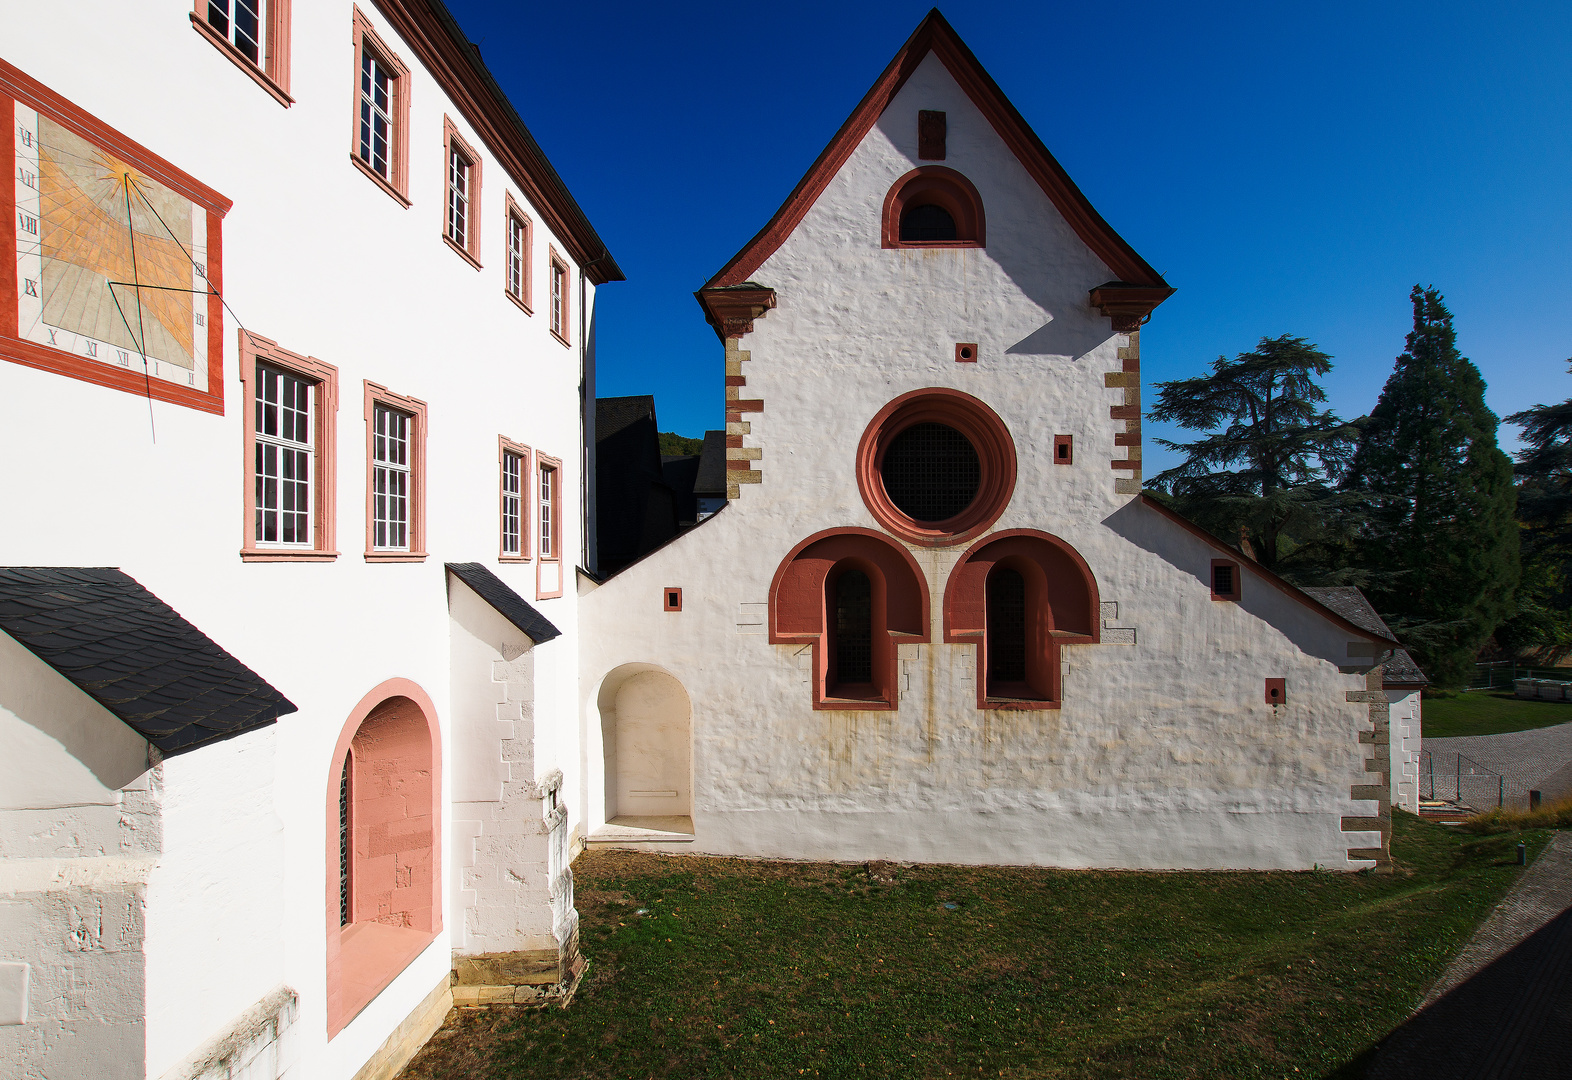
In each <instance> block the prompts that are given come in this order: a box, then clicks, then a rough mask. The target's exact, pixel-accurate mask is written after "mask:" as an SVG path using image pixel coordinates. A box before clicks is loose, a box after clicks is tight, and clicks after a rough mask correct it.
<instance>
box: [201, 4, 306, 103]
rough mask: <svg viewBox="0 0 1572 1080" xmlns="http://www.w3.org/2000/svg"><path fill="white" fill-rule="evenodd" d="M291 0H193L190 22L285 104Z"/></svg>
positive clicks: (286, 100) (288, 100) (279, 101)
mask: <svg viewBox="0 0 1572 1080" xmlns="http://www.w3.org/2000/svg"><path fill="white" fill-rule="evenodd" d="M291 3H292V0H195V4H194V6H193V8H192V11H191V25H192V26H193V27H195V28H196V30H197V32H198V33H200V34H201V35H202V36H203V37H205V38H207V39H208V40H209V41H210V42H212V43H213V45H214V46H215V47H217V49H218V51H219V52H221V53H223V54H224V55H225V56H226V57H228V58H229V60H230V61H231V62H232V63H234V65H235V66H236V67H238V68H239V69H240V70H241V71H243V72H245V73H246V74H247V75H248V76H250V77H251V80H252V81H253V82H255V83H256V84H257V85H258V86H260V87H262V89H264V90H266V91H267V92H268V94H270V95H271V96H272V97H273V99H274V100H275V101H277V102H278V103H279V104H280V105H283V106H284V107H285V108H288V107H289V106H290V105H292V104H293V103H294V100H295V99H294V98H292V97H290V96H289V53H290V48H289V31H290V7H291Z"/></svg>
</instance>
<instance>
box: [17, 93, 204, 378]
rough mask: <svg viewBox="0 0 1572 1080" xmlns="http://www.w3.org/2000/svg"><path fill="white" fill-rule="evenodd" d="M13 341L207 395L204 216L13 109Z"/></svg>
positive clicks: (87, 145) (55, 127)
mask: <svg viewBox="0 0 1572 1080" xmlns="http://www.w3.org/2000/svg"><path fill="white" fill-rule="evenodd" d="M13 134H14V137H15V139H16V164H17V170H16V211H17V227H16V257H17V282H16V285H17V288H16V291H17V336H18V337H20V338H22V339H24V340H26V341H31V342H33V343H35V344H38V345H42V346H46V347H49V348H53V349H58V350H60V351H62V352H66V353H69V354H71V355H72V356H73V357H75V358H77V359H79V360H85V361H89V362H97V363H100V364H106V365H110V366H111V367H118V368H121V369H123V370H127V371H130V372H133V373H135V374H136V375H137V376H138V377H139V378H140V377H141V376H142V375H143V373H144V370H145V372H146V375H147V376H148V377H149V378H151V379H156V380H161V381H163V382H166V383H174V384H176V385H179V386H186V387H194V388H199V389H201V390H206V389H207V387H208V371H207V351H208V333H207V312H208V293H209V291H210V290H209V288H208V284H207V258H208V245H207V212H206V210H205V209H204V208H203V207H201V206H198V205H196V204H194V203H192V201H191V200H190V199H188V198H186V197H184V196H183V195H180V194H178V193H177V192H174V191H171V190H169V188H167V187H165V186H164V185H163V184H161V183H159V182H158V181H157V180H154V179H153V178H152V177H150V176H148V175H147V174H146V173H145V172H143V171H141V170H140V169H138V168H136V167H135V166H133V165H131V164H128V163H127V162H125V161H122V160H120V159H119V158H117V157H116V156H115V155H113V154H112V153H110V152H108V151H106V150H104V149H103V148H102V147H99V146H96V145H94V144H93V143H92V142H91V141H89V140H88V139H85V138H83V137H82V136H80V135H78V134H77V133H76V132H74V131H71V130H70V129H68V128H66V127H64V126H63V125H62V124H60V123H58V122H57V121H55V120H53V119H51V118H50V117H48V116H41V115H39V113H37V112H36V111H34V110H32V109H29V108H27V107H26V106H25V105H24V104H23V103H22V102H20V101H18V102H17V103H16V123H15V125H14V127H13Z"/></svg>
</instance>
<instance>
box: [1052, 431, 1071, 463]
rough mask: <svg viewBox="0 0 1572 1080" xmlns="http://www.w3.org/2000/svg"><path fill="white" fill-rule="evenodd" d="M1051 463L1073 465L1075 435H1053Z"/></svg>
mask: <svg viewBox="0 0 1572 1080" xmlns="http://www.w3.org/2000/svg"><path fill="white" fill-rule="evenodd" d="M1053 463H1054V464H1055V465H1073V464H1074V463H1075V436H1073V435H1055V436H1054V437H1053Z"/></svg>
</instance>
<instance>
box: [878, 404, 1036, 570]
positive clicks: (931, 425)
mask: <svg viewBox="0 0 1572 1080" xmlns="http://www.w3.org/2000/svg"><path fill="white" fill-rule="evenodd" d="M857 486H858V488H859V489H861V491H862V499H863V502H864V503H865V504H866V505H867V507H868V510H869V512H871V513H872V514H873V516H874V517H875V518H877V519H878V521H879V524H881V525H883V526H884V527H885V528H886V529H888V530H890V532H892V533H894V534H895V535H896V536H899V537H901V538H902V539H904V540H909V541H911V542H913V543H917V544H926V545H932V546H939V545H943V544H955V543H960V542H961V541H963V540H968V539H971V538H972V537H974V536H977V535H978V534H979V533H981V532H982V531H983V530H984V529H986V528H988V527H989V526H990V525H992V524H993V523H994V522H995V521H997V520H998V518H999V515H1000V514H1002V513H1003V512H1004V508H1005V507H1006V506H1007V505H1009V502H1010V496H1011V494H1013V493H1014V491H1015V443H1014V441H1013V440H1012V439H1011V438H1010V432H1009V431H1008V429H1006V428H1005V426H1004V422H1003V421H1002V420H1000V419H999V417H998V415H997V414H996V413H995V412H994V411H993V410H992V409H990V408H988V406H986V405H984V404H983V403H982V402H981V401H978V400H977V399H976V398H974V397H972V396H971V395H970V394H963V393H961V392H960V391H959V390H949V389H944V388H940V387H932V388H930V389H927V390H914V391H913V392H911V393H909V394H903V395H902V396H900V397H898V398H896V399H895V400H894V401H892V402H890V403H889V404H888V405H886V406H885V407H884V408H883V409H881V410H880V411H879V414H878V415H877V416H875V417H874V418H873V421H872V422H871V423H870V424H869V425H868V428H867V430H866V431H864V432H863V435H862V440H861V442H860V443H859V444H858V446H857Z"/></svg>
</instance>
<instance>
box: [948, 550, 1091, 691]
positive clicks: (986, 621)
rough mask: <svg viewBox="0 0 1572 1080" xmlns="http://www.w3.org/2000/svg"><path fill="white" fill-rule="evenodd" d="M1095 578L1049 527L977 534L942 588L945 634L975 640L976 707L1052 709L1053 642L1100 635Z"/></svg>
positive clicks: (1056, 682)
mask: <svg viewBox="0 0 1572 1080" xmlns="http://www.w3.org/2000/svg"><path fill="white" fill-rule="evenodd" d="M1098 611H1099V606H1098V594H1097V580H1096V578H1094V577H1093V576H1092V571H1091V568H1090V567H1089V566H1087V564H1086V560H1085V559H1084V558H1082V557H1081V553H1080V552H1078V551H1076V550H1075V548H1073V547H1071V546H1070V545H1069V544H1067V543H1065V541H1063V540H1061V539H1059V538H1058V537H1057V536H1054V535H1052V534H1051V533H1045V532H1038V531H1036V530H1032V529H1011V530H1008V531H1006V532H1001V533H995V534H993V535H992V536H986V537H984V538H983V539H981V540H979V541H977V543H976V544H974V545H973V546H972V547H971V549H970V550H968V551H967V552H966V554H965V555H962V556H961V559H960V561H959V562H957V563H956V564H955V569H953V570H951V571H950V577H949V581H948V582H947V583H946V585H945V589H944V640H945V641H947V642H963V641H967V642H974V643H976V645H977V707H978V708H980V709H1057V708H1058V707H1059V704H1060V701H1061V700H1062V687H1061V686H1060V649H1061V648H1062V647H1063V646H1065V645H1092V644H1096V643H1097V641H1098V639H1099V633H1098V629H1099V626H1100V625H1101V624H1100V622H1099V619H1098Z"/></svg>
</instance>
